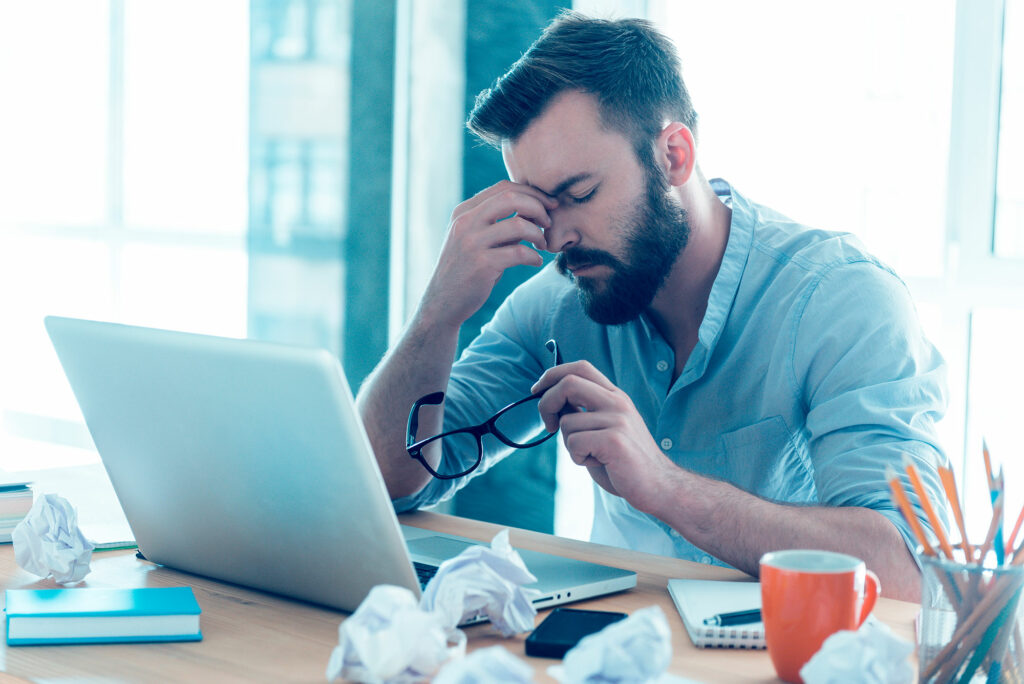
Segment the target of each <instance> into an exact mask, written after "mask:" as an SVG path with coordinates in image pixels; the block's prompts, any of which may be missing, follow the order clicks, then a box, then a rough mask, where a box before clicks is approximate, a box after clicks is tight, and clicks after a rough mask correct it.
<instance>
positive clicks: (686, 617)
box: [668, 579, 765, 648]
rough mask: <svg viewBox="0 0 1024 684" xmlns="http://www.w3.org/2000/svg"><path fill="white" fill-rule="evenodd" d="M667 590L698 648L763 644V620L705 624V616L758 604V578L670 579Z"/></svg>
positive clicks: (758, 645) (759, 646)
mask: <svg viewBox="0 0 1024 684" xmlns="http://www.w3.org/2000/svg"><path fill="white" fill-rule="evenodd" d="M668 593H669V594H670V595H671V596H672V600H673V601H674V602H675V604H676V609H677V610H678V611H679V615H680V617H682V618H683V625H685V626H686V631H687V632H688V633H689V634H690V639H691V640H692V641H693V644H694V645H695V646H698V647H700V648H706V647H709V646H710V647H718V648H764V647H765V645H764V623H763V622H753V623H750V624H747V625H732V626H728V627H720V626H717V625H705V624H704V618H709V617H712V616H714V615H718V614H720V613H731V612H733V611H737V610H750V609H753V608H760V607H761V584H760V583H758V582H722V581H716V580H694V579H671V580H669V581H668Z"/></svg>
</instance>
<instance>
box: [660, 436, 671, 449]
mask: <svg viewBox="0 0 1024 684" xmlns="http://www.w3.org/2000/svg"><path fill="white" fill-rule="evenodd" d="M661 448H662V449H664V450H665V451H668V450H669V449H671V448H672V440H671V439H669V438H668V437H666V438H665V439H663V440H661Z"/></svg>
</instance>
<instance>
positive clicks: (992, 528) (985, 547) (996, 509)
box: [978, 493, 1003, 565]
mask: <svg viewBox="0 0 1024 684" xmlns="http://www.w3.org/2000/svg"><path fill="white" fill-rule="evenodd" d="M1002 517H1003V495H1002V493H1000V494H999V495H998V496H997V497H996V500H995V503H993V504H992V522H991V523H989V526H988V534H986V535H985V543H984V544H982V545H981V551H980V553H979V554H978V564H979V565H984V564H985V556H987V555H988V552H989V551H990V550H992V542H993V541H995V538H996V528H997V527H999V521H1000V520H1002Z"/></svg>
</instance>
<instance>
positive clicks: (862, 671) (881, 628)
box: [800, 618, 914, 684]
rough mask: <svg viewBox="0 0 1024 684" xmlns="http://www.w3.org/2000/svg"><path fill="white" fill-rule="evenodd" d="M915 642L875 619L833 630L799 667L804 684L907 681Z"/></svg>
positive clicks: (910, 679) (911, 671) (910, 677)
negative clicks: (801, 666) (848, 628)
mask: <svg viewBox="0 0 1024 684" xmlns="http://www.w3.org/2000/svg"><path fill="white" fill-rule="evenodd" d="M913 650H914V645H913V644H911V643H910V642H909V641H907V640H906V639H901V638H900V637H898V636H896V635H895V634H893V633H892V630H890V629H889V628H888V627H887V626H886V625H884V624H883V623H881V622H879V621H878V620H874V619H870V618H869V619H868V620H866V621H865V622H864V624H863V625H861V627H860V629H858V630H856V631H853V630H842V631H839V632H836V633H835V634H833V635H832V636H830V637H829V638H827V639H825V642H824V643H823V644H822V645H821V648H820V649H819V650H818V652H817V653H815V654H814V655H813V656H811V659H810V660H808V661H807V664H805V665H804V666H803V668H801V670H800V677H801V678H802V679H803V680H804V684H910V683H911V682H913V681H914V668H913V666H911V664H910V661H909V660H908V659H907V658H908V656H909V655H910V654H911V652H912V651H913Z"/></svg>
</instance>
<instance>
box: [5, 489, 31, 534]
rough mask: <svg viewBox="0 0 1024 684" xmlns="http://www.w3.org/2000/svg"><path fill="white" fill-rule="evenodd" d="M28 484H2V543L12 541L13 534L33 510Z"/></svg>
mask: <svg viewBox="0 0 1024 684" xmlns="http://www.w3.org/2000/svg"><path fill="white" fill-rule="evenodd" d="M28 485H29V483H28V482H12V483H9V484H0V542H9V541H11V532H13V531H14V528H15V527H17V526H18V523H20V522H21V521H22V519H24V517H25V516H26V515H28V512H29V510H31V509H32V489H31V488H30V487H29V486H28Z"/></svg>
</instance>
